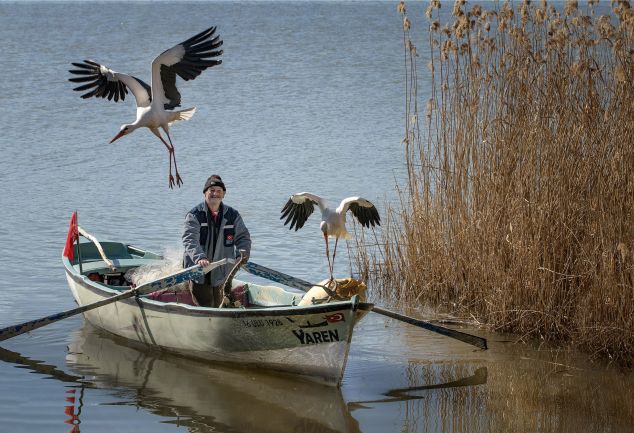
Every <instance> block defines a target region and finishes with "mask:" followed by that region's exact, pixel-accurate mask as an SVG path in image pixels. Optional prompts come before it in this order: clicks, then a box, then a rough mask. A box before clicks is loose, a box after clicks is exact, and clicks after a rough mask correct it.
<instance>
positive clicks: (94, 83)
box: [68, 60, 152, 102]
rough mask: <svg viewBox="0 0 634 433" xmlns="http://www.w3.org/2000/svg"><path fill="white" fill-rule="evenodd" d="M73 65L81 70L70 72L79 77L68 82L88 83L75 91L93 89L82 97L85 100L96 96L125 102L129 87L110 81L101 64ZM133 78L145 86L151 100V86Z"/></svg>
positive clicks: (90, 61) (116, 81)
mask: <svg viewBox="0 0 634 433" xmlns="http://www.w3.org/2000/svg"><path fill="white" fill-rule="evenodd" d="M72 65H73V66H75V67H77V68H79V69H71V70H69V71H68V72H70V73H71V74H74V75H78V76H77V77H72V78H69V79H68V81H70V82H72V83H87V84H82V85H81V86H77V87H75V88H74V89H73V90H75V91H77V92H83V91H85V90H89V89H92V90H90V91H89V92H87V93H84V94H83V95H81V97H82V98H83V99H87V98H91V97H93V96H94V97H96V98H104V99H105V98H107V99H108V100H109V101H111V100H112V99H114V101H115V102H119V100H121V101H124V100H125V96H126V95H127V94H128V87H127V86H126V85H125V84H124V83H123V82H122V81H119V80H117V79H115V80H109V79H108V77H107V76H106V75H105V74H103V73H102V72H101V65H100V64H99V63H97V62H94V61H92V60H84V62H83V63H75V62H73V63H72ZM132 78H134V79H135V80H137V81H138V82H139V84H141V86H143V88H144V89H145V90H146V91H147V92H148V95H150V100H151V98H152V90H151V88H150V86H149V85H148V84H147V83H145V82H143V81H142V80H140V79H138V78H136V77H132Z"/></svg>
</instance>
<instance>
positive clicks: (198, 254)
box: [183, 174, 251, 307]
mask: <svg viewBox="0 0 634 433" xmlns="http://www.w3.org/2000/svg"><path fill="white" fill-rule="evenodd" d="M226 192H227V189H226V187H225V184H224V182H223V181H222V178H221V177H220V176H218V175H216V174H214V175H211V176H209V178H208V179H207V181H206V182H205V186H204V187H203V196H204V201H203V202H202V203H200V204H199V205H198V206H196V207H194V208H193V209H192V210H190V211H189V212H188V213H187V216H186V217H185V230H184V232H183V246H184V247H185V252H184V255H183V266H184V267H186V268H187V267H190V266H193V265H196V264H198V265H201V266H206V265H208V264H209V263H210V262H215V261H218V260H222V259H224V258H231V259H232V258H234V257H239V256H240V254H239V253H238V251H239V250H241V249H243V250H245V251H246V255H247V257H248V256H249V254H250V252H251V235H250V234H249V230H248V229H247V227H246V225H245V224H244V221H243V220H242V217H241V216H240V213H238V211H237V210H236V209H234V208H232V207H230V206H227V205H226V204H224V203H223V202H222V200H223V199H224V197H225V194H226ZM231 268H232V265H231V264H227V265H224V266H220V267H219V268H216V269H214V270H212V271H211V272H209V273H208V274H207V275H206V276H205V277H204V278H203V279H201V280H200V281H191V282H190V290H191V292H192V295H193V296H194V298H195V299H196V301H197V302H198V304H199V305H201V306H204V307H218V306H219V305H220V303H221V302H222V298H223V293H222V289H223V288H222V284H223V282H224V280H225V279H226V277H227V275H228V274H229V271H231Z"/></svg>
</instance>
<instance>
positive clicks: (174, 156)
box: [165, 129, 183, 188]
mask: <svg viewBox="0 0 634 433" xmlns="http://www.w3.org/2000/svg"><path fill="white" fill-rule="evenodd" d="M165 133H166V134H167V139H168V140H169V142H170V145H171V146H172V151H171V152H170V155H171V156H172V159H173V160H174V171H175V172H176V185H178V187H179V188H180V186H181V185H182V184H183V179H181V175H180V174H178V167H177V166H176V150H175V149H174V145H173V144H172V138H171V137H170V133H169V131H168V130H167V129H165ZM171 175H172V164H171V160H170V181H171V184H172V185H173V184H174V180H173V178H171Z"/></svg>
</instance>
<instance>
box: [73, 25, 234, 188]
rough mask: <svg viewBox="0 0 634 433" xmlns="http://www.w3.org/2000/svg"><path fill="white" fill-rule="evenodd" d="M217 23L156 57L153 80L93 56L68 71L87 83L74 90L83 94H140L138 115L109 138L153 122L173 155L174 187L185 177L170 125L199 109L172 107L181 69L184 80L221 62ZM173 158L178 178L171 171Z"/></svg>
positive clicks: (111, 96) (177, 99)
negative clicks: (163, 134) (149, 82)
mask: <svg viewBox="0 0 634 433" xmlns="http://www.w3.org/2000/svg"><path fill="white" fill-rule="evenodd" d="M215 32H216V28H215V27H211V28H209V29H207V30H205V31H203V32H201V33H198V34H197V35H195V36H193V37H191V38H189V39H187V40H186V41H184V42H181V43H180V44H177V45H174V46H173V47H172V48H170V49H169V50H166V51H164V52H163V53H162V54H160V55H159V56H158V57H156V58H155V59H154V61H153V62H152V75H151V84H152V86H151V87H150V86H148V85H147V83H145V82H143V81H142V80H140V79H139V78H136V77H133V76H131V75H127V74H122V73H119V72H115V71H114V70H112V69H110V68H108V67H106V66H104V65H101V64H99V63H97V62H95V61H92V60H84V61H83V62H81V63H72V65H73V66H75V67H77V68H79V69H72V70H70V71H69V72H70V73H71V74H74V75H78V77H73V78H70V79H69V81H72V82H74V83H86V84H82V85H80V86H78V87H75V88H74V89H73V90H76V91H79V92H83V91H86V90H88V92H87V93H84V94H83V95H81V97H82V98H83V99H87V98H90V97H93V96H94V97H96V98H104V99H105V98H108V100H109V101H111V100H112V99H114V101H115V102H118V101H119V100H121V101H123V100H125V96H126V95H127V93H128V90H130V91H131V92H132V94H133V95H134V98H135V99H136V105H137V111H136V120H135V121H134V122H132V123H130V124H125V125H122V126H121V129H120V130H119V133H118V134H117V135H115V136H114V138H113V139H112V140H110V143H112V142H114V141H115V140H118V139H119V138H121V137H123V136H124V135H128V134H130V133H132V132H134V131H135V130H137V129H138V128H141V127H145V128H148V129H149V130H150V131H152V133H153V134H154V135H156V136H157V137H158V138H159V139H160V140H161V141H162V142H163V144H164V145H165V147H166V148H167V151H168V152H169V157H170V171H169V178H168V182H169V187H170V188H173V187H174V182H176V185H177V186H179V187H180V185H181V184H182V183H183V180H182V179H181V176H180V174H179V173H178V167H177V166H176V154H175V152H174V145H173V144H172V139H171V138H170V133H169V125H171V124H172V123H174V122H176V121H179V120H188V119H190V118H191V117H192V116H193V115H194V112H195V111H196V108H195V107H192V108H187V109H185V110H179V111H169V110H173V109H174V108H176V107H180V105H181V94H180V93H179V91H178V89H177V88H176V75H178V76H179V77H181V78H182V79H183V80H185V81H189V80H193V79H194V78H196V77H197V76H199V75H200V74H201V72H202V71H204V70H205V69H207V68H210V67H212V66H216V65H219V64H220V63H222V60H220V59H219V57H220V55H221V54H222V50H219V49H218V48H220V46H222V40H221V39H220V36H215V37H214V33H215ZM159 128H162V129H163V131H165V134H166V135H167V140H168V141H169V143H168V142H167V141H165V139H164V138H163V137H162V136H161V132H160V130H159ZM172 160H174V170H175V174H176V181H174V176H173V175H172Z"/></svg>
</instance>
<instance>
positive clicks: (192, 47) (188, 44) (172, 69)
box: [161, 27, 222, 110]
mask: <svg viewBox="0 0 634 433" xmlns="http://www.w3.org/2000/svg"><path fill="white" fill-rule="evenodd" d="M215 32H216V28H215V27H210V28H208V29H207V30H205V31H203V32H200V33H198V34H197V35H195V36H192V37H191V38H189V39H187V40H186V41H184V42H181V44H180V45H182V46H183V47H184V48H185V54H184V55H183V58H182V59H181V60H180V61H179V62H178V63H174V64H173V65H171V66H167V65H161V81H162V83H163V91H164V92H165V98H166V99H167V100H168V101H169V102H167V103H166V104H165V109H167V110H169V109H173V108H176V107H180V105H181V94H180V92H179V91H178V89H177V88H176V75H178V76H179V77H181V78H182V79H183V80H185V81H189V80H193V79H194V78H196V77H197V76H199V75H200V74H201V73H202V71H204V70H205V69H207V68H211V67H213V66H216V65H219V64H221V63H222V60H220V59H217V57H220V56H221V55H222V50H216V49H217V48H219V47H221V46H222V40H221V39H220V36H216V37H214V38H213V39H209V38H210V37H212V36H213V35H214V33H215Z"/></svg>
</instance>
